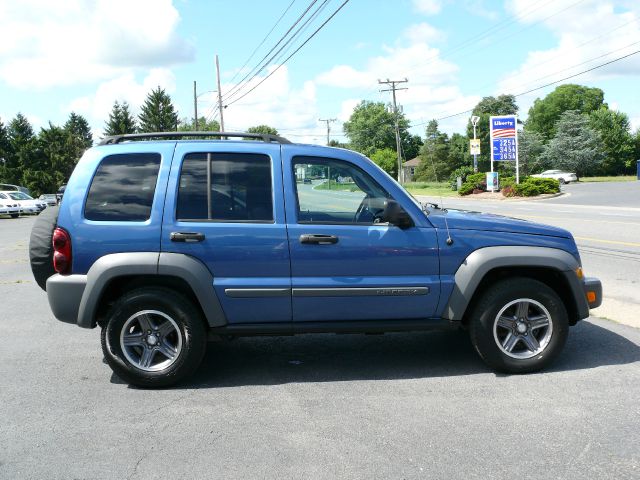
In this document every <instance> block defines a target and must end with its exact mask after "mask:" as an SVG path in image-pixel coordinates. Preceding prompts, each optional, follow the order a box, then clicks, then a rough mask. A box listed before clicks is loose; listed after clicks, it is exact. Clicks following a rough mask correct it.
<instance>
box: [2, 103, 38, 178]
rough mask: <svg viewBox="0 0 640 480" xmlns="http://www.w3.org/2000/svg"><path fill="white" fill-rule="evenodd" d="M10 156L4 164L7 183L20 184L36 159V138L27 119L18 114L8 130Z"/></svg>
mask: <svg viewBox="0 0 640 480" xmlns="http://www.w3.org/2000/svg"><path fill="white" fill-rule="evenodd" d="M8 135H9V145H10V150H11V153H12V155H10V156H9V157H8V158H7V159H6V162H5V167H6V169H5V175H6V176H7V180H8V182H9V183H15V184H21V182H22V174H23V172H24V171H25V170H28V169H32V168H33V167H34V166H35V163H36V159H37V150H36V147H37V145H36V137H35V135H34V133H33V127H32V126H31V124H30V123H29V121H28V120H27V118H26V117H25V116H24V115H22V114H21V113H18V114H17V115H16V117H15V118H14V119H13V120H11V122H10V123H9V128H8Z"/></svg>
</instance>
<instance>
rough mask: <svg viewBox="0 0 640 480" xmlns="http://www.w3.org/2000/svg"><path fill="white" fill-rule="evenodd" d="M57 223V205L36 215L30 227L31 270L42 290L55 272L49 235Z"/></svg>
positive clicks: (50, 235)
mask: <svg viewBox="0 0 640 480" xmlns="http://www.w3.org/2000/svg"><path fill="white" fill-rule="evenodd" d="M12 216H13V215H12ZM14 218H15V217H14ZM57 223H58V207H51V208H47V209H45V211H44V212H42V215H39V216H38V218H37V219H36V221H35V223H34V224H33V228H32V229H31V238H30V240H29V260H30V261H31V271H32V272H33V278H35V280H36V283H37V284H38V285H39V286H40V288H41V289H43V290H46V289H47V279H48V278H49V277H50V276H51V275H53V274H55V273H56V272H55V270H54V269H53V245H52V243H51V237H52V236H53V231H54V230H55V228H56V224H57Z"/></svg>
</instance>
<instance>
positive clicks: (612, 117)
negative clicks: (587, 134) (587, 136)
mask: <svg viewBox="0 0 640 480" xmlns="http://www.w3.org/2000/svg"><path fill="white" fill-rule="evenodd" d="M589 120H590V122H589V124H590V125H591V128H593V129H594V130H596V131H597V132H598V133H599V134H600V139H601V140H602V151H603V152H604V155H605V157H604V160H603V161H602V165H601V168H602V170H601V172H600V173H603V174H604V175H622V174H623V173H625V172H629V173H631V172H632V171H633V170H634V169H635V165H632V163H635V162H633V160H634V158H633V157H634V153H635V152H634V150H635V145H634V141H633V136H632V135H631V124H630V123H629V117H628V116H627V115H626V114H625V113H622V112H616V111H615V110H609V109H608V108H606V107H602V108H600V109H598V110H595V111H593V112H591V113H590V114H589ZM632 167H633V168H632Z"/></svg>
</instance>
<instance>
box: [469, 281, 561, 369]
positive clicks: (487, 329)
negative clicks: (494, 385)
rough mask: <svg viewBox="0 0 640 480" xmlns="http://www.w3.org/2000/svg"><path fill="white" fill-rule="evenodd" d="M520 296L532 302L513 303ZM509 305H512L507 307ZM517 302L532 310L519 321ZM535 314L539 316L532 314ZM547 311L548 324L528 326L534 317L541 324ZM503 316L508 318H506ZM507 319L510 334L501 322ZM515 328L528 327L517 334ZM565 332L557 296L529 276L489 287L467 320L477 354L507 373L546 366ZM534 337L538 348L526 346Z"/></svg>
mask: <svg viewBox="0 0 640 480" xmlns="http://www.w3.org/2000/svg"><path fill="white" fill-rule="evenodd" d="M519 299H526V300H531V302H526V301H524V302H518V303H515V301H516V300H519ZM510 304H512V306H510V307H507V306H508V305H510ZM520 304H522V305H527V304H528V308H527V307H526V306H525V307H523V309H524V310H527V311H528V312H530V313H531V318H529V314H527V315H526V320H525V321H522V322H519V321H518V320H517V317H518V306H519V305H520ZM540 306H542V307H543V308H541V307H540ZM505 307H507V309H506V310H504V312H503V314H502V315H501V321H500V322H498V314H499V313H501V311H502V310H503V308H505ZM544 310H546V313H545V312H544ZM513 313H515V315H514V316H512V314H513ZM534 313H538V315H533V314H534ZM547 313H548V324H549V326H547V327H539V326H536V327H533V328H536V330H533V331H532V330H530V329H528V328H527V327H528V326H530V325H532V324H533V322H534V321H535V320H533V319H534V318H537V319H539V320H538V321H539V322H540V323H544V321H545V320H544V319H543V317H545V316H546V314H547ZM505 317H509V319H507V320H505ZM521 318H525V317H524V316H523V317H521ZM508 321H511V322H512V326H513V330H512V332H513V333H511V330H509V329H508V328H507V327H505V326H502V325H501V323H502V322H508ZM518 328H522V329H525V328H527V330H525V331H524V332H523V333H520V331H519V330H518ZM549 329H550V330H549ZM568 332H569V319H568V315H567V310H566V308H565V306H564V304H563V303H562V300H561V299H560V297H559V296H558V295H557V294H556V292H555V291H553V290H552V289H551V288H549V287H548V286H547V285H546V284H544V283H542V282H540V281H538V280H533V279H530V278H510V279H508V280H502V281H500V282H498V283H496V284H495V285H493V286H491V287H489V288H488V289H487V290H486V291H485V292H484V293H483V294H482V297H481V298H480V299H479V301H478V302H477V303H476V304H475V307H474V309H473V311H472V314H471V317H470V319H469V334H470V337H471V343H472V344H473V346H474V347H475V349H476V351H477V352H478V354H479V355H480V357H481V358H482V359H483V360H484V361H485V363H487V365H489V366H490V367H492V368H494V369H495V370H498V371H501V372H506V373H529V372H535V371H538V370H541V369H543V368H545V367H546V366H548V365H549V364H550V363H551V362H552V361H553V360H554V359H555V358H556V357H557V356H558V354H559V353H560V352H561V351H562V348H563V347H564V344H565V343H566V341H567V335H568ZM509 335H511V336H512V337H513V339H516V340H515V343H513V345H510V344H509V342H507V337H508V336H509ZM513 339H512V340H513ZM533 340H535V342H537V344H538V346H539V347H540V350H539V351H537V350H536V349H531V348H530V347H529V346H528V343H527V342H533ZM498 342H500V343H501V346H499V345H498ZM505 344H507V345H510V346H511V348H512V350H511V353H507V351H506V349H508V348H509V347H508V346H507V347H505ZM534 344H535V343H534ZM514 345H515V346H514ZM513 355H518V356H519V358H514V357H513ZM527 355H530V357H527Z"/></svg>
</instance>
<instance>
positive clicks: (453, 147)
mask: <svg viewBox="0 0 640 480" xmlns="http://www.w3.org/2000/svg"><path fill="white" fill-rule="evenodd" d="M472 159H473V157H472V156H471V155H470V154H469V139H468V138H467V136H466V135H460V134H459V133H454V134H453V135H451V138H450V139H449V156H448V159H447V169H448V170H449V171H450V172H453V171H454V170H457V169H458V168H460V167H464V166H472V165H473V160H472Z"/></svg>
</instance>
